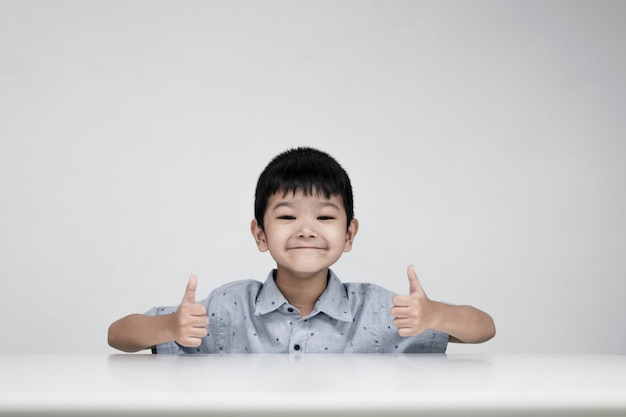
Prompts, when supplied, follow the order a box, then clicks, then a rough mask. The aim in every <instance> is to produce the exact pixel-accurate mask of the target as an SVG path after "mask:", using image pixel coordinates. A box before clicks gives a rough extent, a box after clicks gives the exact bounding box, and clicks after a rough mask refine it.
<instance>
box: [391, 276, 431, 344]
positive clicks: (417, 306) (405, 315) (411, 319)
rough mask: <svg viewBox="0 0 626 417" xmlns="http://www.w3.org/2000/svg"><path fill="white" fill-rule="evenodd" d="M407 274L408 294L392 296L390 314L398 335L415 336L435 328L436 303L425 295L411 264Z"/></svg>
mask: <svg viewBox="0 0 626 417" xmlns="http://www.w3.org/2000/svg"><path fill="white" fill-rule="evenodd" d="M407 276H408V277H409V295H397V296H395V297H394V298H393V308H392V309H391V315H392V316H393V318H394V319H393V324H394V325H395V326H396V327H397V328H398V334H399V335H400V336H415V335H417V334H420V333H422V332H424V331H425V330H428V329H432V328H435V325H436V319H437V313H436V310H437V305H438V303H436V302H434V301H431V300H429V299H428V297H427V296H426V293H425V292H424V289H423V288H422V285H421V284H420V282H419V280H418V279H417V274H416V273H415V268H414V267H413V265H410V266H409V267H408V268H407Z"/></svg>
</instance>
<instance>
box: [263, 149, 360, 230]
mask: <svg viewBox="0 0 626 417" xmlns="http://www.w3.org/2000/svg"><path fill="white" fill-rule="evenodd" d="M296 191H303V192H304V194H305V195H312V194H313V193H319V194H320V195H323V196H324V197H326V198H330V197H331V196H333V195H337V196H340V197H341V198H342V200H343V206H344V208H345V210H346V217H347V219H348V224H347V227H349V226H350V223H351V222H352V219H353V218H354V202H353V197H352V185H351V184H350V177H348V174H347V172H346V171H345V170H344V169H343V168H342V167H341V165H339V163H338V162H337V161H336V160H335V159H334V158H333V157H332V156H330V155H328V154H327V153H325V152H322V151H319V150H317V149H313V148H307V147H301V148H294V149H289V150H287V151H285V152H283V153H281V154H280V155H278V156H276V157H275V158H274V159H272V160H271V161H270V163H269V164H268V165H267V166H266V167H265V169H264V170H263V172H262V173H261V175H260V176H259V180H258V182H257V186H256V192H255V198H254V217H255V219H256V221H257V223H258V224H259V227H260V228H261V230H264V224H263V216H264V215H265V210H266V209H267V202H268V200H269V198H270V197H271V196H272V195H274V194H276V193H277V192H282V193H285V194H287V193H289V192H293V193H295V192H296Z"/></svg>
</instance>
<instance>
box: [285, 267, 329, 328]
mask: <svg viewBox="0 0 626 417" xmlns="http://www.w3.org/2000/svg"><path fill="white" fill-rule="evenodd" d="M275 281H276V286H277V287H278V289H279V290H280V292H281V293H282V294H283V295H284V296H285V298H286V299H287V301H288V302H289V304H291V305H292V306H294V307H297V308H298V310H300V315H301V316H303V317H304V316H306V315H308V314H310V313H311V311H313V307H314V306H315V303H316V302H317V300H318V299H319V298H320V296H321V295H322V293H323V292H324V290H325V289H326V285H327V284H328V270H327V269H326V270H324V271H320V272H318V273H315V274H307V275H302V274H297V273H293V272H292V271H286V270H284V269H281V268H280V267H279V268H278V270H277V272H276V279H275Z"/></svg>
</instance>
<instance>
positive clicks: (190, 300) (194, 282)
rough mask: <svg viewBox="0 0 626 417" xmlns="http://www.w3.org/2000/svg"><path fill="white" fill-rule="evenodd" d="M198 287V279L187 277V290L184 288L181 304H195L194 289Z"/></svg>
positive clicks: (193, 276)
mask: <svg viewBox="0 0 626 417" xmlns="http://www.w3.org/2000/svg"><path fill="white" fill-rule="evenodd" d="M197 286H198V279H197V278H196V276H195V275H192V276H190V277H189V282H187V288H185V295H184V296H183V301H181V304H195V303H196V287H197Z"/></svg>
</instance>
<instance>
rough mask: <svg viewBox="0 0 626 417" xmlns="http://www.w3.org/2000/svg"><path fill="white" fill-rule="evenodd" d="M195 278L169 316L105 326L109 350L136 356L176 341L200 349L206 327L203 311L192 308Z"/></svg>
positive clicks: (132, 318) (140, 317)
mask: <svg viewBox="0 0 626 417" xmlns="http://www.w3.org/2000/svg"><path fill="white" fill-rule="evenodd" d="M196 286H197V280H196V277H194V276H191V277H190V278H189V283H188V284H187V288H186V289H185V296H184V297H183V301H182V302H181V303H180V306H178V310H177V311H176V313H173V314H166V315H163V316H146V315H143V314H131V315H129V316H126V317H123V318H121V319H119V320H117V321H116V322H114V323H113V324H111V326H109V336H108V341H109V345H110V346H111V347H114V348H116V349H119V350H122V351H124V352H137V351H139V350H142V349H150V348H151V347H153V346H155V345H157V344H159V343H165V342H171V341H176V342H178V343H179V344H181V345H183V346H190V347H195V346H200V343H202V338H203V337H205V336H206V335H207V329H206V326H207V325H208V324H209V317H208V316H207V312H206V307H205V306H204V305H202V304H196V301H195V298H196V295H195V293H196Z"/></svg>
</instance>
